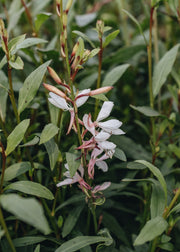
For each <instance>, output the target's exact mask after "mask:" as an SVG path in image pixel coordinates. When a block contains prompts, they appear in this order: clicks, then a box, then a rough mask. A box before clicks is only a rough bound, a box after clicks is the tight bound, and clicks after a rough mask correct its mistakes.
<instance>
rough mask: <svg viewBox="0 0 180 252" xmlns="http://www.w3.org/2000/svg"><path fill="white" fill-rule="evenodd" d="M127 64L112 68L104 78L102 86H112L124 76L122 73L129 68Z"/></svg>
mask: <svg viewBox="0 0 180 252" xmlns="http://www.w3.org/2000/svg"><path fill="white" fill-rule="evenodd" d="M129 66H130V65H129V64H124V65H121V66H117V67H115V68H113V69H112V70H111V71H110V72H109V73H107V75H106V76H105V78H104V80H103V83H102V86H103V87H105V86H113V85H114V84H115V83H116V82H117V81H118V80H119V79H120V78H121V76H122V75H123V74H124V72H125V71H126V70H127V68H128V67H129Z"/></svg>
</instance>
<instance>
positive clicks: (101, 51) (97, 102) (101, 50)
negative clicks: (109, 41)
mask: <svg viewBox="0 0 180 252" xmlns="http://www.w3.org/2000/svg"><path fill="white" fill-rule="evenodd" d="M99 39H100V51H99V54H98V58H99V66H98V79H97V84H96V88H97V89H98V88H100V87H101V70H102V56H103V46H102V45H103V44H102V43H103V42H102V37H100V38H99ZM98 106H99V100H98V99H96V103H95V112H94V119H96V117H97V113H98Z"/></svg>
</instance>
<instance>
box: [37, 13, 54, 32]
mask: <svg viewBox="0 0 180 252" xmlns="http://www.w3.org/2000/svg"><path fill="white" fill-rule="evenodd" d="M51 15H52V14H51V13H40V14H38V15H37V16H36V18H35V28H36V31H39V29H40V27H41V26H42V24H43V23H44V22H45V21H46V20H47V19H48V18H49V17H50V16H51Z"/></svg>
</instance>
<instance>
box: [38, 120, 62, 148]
mask: <svg viewBox="0 0 180 252" xmlns="http://www.w3.org/2000/svg"><path fill="white" fill-rule="evenodd" d="M58 131H59V128H58V127H57V126H56V125H54V124H52V123H49V124H47V125H46V126H45V127H44V129H43V131H42V133H41V136H40V142H39V144H43V143H46V142H48V141H49V140H50V139H51V138H53V137H54V136H55V135H56V134H57V133H58Z"/></svg>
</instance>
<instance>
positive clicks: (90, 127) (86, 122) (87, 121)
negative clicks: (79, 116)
mask: <svg viewBox="0 0 180 252" xmlns="http://www.w3.org/2000/svg"><path fill="white" fill-rule="evenodd" d="M83 123H84V126H85V128H86V129H87V130H88V131H89V132H91V134H92V135H93V136H95V126H94V123H93V122H92V120H91V115H90V114H89V115H88V114H85V115H84V116H83Z"/></svg>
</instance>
